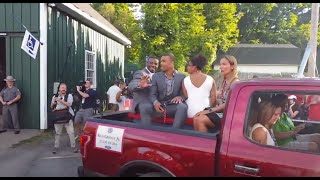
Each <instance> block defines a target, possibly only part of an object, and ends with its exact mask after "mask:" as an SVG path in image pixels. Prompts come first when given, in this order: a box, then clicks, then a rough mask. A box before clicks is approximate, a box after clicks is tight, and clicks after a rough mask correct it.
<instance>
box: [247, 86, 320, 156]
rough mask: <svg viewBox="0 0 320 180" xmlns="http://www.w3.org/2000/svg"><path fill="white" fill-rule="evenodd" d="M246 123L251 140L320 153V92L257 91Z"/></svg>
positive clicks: (252, 96)
mask: <svg viewBox="0 0 320 180" xmlns="http://www.w3.org/2000/svg"><path fill="white" fill-rule="evenodd" d="M245 124H246V125H245V127H244V128H245V129H244V132H245V136H246V137H247V139H248V140H249V141H251V142H252V143H256V144H259V145H261V146H270V147H272V148H280V149H286V150H290V151H299V152H309V153H320V92H314V91H313V92H312V91H310V92H308V91H300V92H299V91H294V92H293V91H289V90H288V91H274V92H272V91H256V92H254V93H252V95H251V97H250V102H249V106H248V110H247V118H246V123H245Z"/></svg>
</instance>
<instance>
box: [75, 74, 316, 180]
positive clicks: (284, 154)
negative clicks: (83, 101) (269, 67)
mask: <svg viewBox="0 0 320 180" xmlns="http://www.w3.org/2000/svg"><path fill="white" fill-rule="evenodd" d="M279 93H283V94H288V95H289V94H290V95H293V94H294V95H296V96H299V97H306V96H315V95H317V94H320V80H318V79H255V80H250V81H240V82H237V83H235V84H234V85H233V86H232V87H231V92H230V93H229V97H228V99H227V104H226V110H225V111H224V114H223V119H222V123H221V127H216V128H215V129H212V130H211V131H210V132H209V133H201V132H197V131H195V130H193V127H192V119H188V120H187V121H186V124H185V126H184V127H183V128H182V129H173V128H171V123H172V119H166V122H164V121H163V120H162V119H154V123H153V125H151V126H150V127H147V128H144V127H141V126H140V124H139V123H140V121H139V114H134V113H132V112H117V113H111V114H110V113H109V114H104V115H97V116H94V117H92V118H89V119H88V120H87V121H86V124H85V127H84V132H83V134H82V136H81V138H80V151H81V155H82V163H83V165H82V166H79V167H78V175H79V176H120V177H129V176H131V177H132V176H142V177H148V176H149V177H152V176H160V177H166V176H198V177H200V176H258V177H259V176H320V153H317V152H309V151H302V150H296V149H289V148H285V147H281V146H268V145H261V144H258V143H256V142H254V141H253V140H252V139H250V138H249V134H250V130H251V127H252V125H253V123H254V119H255V118H254V117H255V114H257V107H258V106H259V103H260V102H261V101H266V100H268V98H270V97H271V96H273V95H275V94H279ZM300 105H301V106H302V104H300ZM319 120H320V119H319ZM319 120H318V121H317V120H310V119H308V118H307V119H300V120H294V119H293V121H295V123H301V122H308V127H309V128H310V129H313V131H316V132H317V131H318V132H319V128H317V125H318V122H319ZM305 133H308V132H305ZM312 133H314V132H312Z"/></svg>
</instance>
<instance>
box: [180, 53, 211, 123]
mask: <svg viewBox="0 0 320 180" xmlns="http://www.w3.org/2000/svg"><path fill="white" fill-rule="evenodd" d="M207 63H208V60H207V59H206V58H205V57H204V56H202V55H197V56H194V57H192V58H191V59H190V61H189V62H188V67H187V71H188V73H189V74H190V76H187V77H185V79H184V80H183V83H182V92H183V95H184V97H186V98H187V100H186V103H187V105H188V117H189V118H192V117H193V116H194V115H195V114H196V113H198V112H200V111H202V110H204V109H205V108H207V107H210V106H213V105H214V104H215V102H216V86H215V81H214V79H213V78H212V77H211V76H208V75H206V74H204V73H202V72H201V70H202V69H203V68H204V66H206V65H207Z"/></svg>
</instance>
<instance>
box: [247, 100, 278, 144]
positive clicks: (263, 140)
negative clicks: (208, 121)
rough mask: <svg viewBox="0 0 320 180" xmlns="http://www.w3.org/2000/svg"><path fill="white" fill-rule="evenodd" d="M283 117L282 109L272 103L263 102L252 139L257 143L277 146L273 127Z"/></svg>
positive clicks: (251, 133) (251, 134)
mask: <svg viewBox="0 0 320 180" xmlns="http://www.w3.org/2000/svg"><path fill="white" fill-rule="evenodd" d="M280 115H281V107H280V106H277V105H274V104H272V103H271V102H262V103H261V104H260V107H259V112H258V118H257V123H256V124H255V125H254V126H253V127H252V130H251V132H250V138H251V139H252V140H254V141H255V142H257V143H260V144H265V145H270V146H275V145H277V142H276V139H275V136H274V134H273V130H272V126H273V125H274V124H275V123H276V122H277V120H278V119H279V118H280Z"/></svg>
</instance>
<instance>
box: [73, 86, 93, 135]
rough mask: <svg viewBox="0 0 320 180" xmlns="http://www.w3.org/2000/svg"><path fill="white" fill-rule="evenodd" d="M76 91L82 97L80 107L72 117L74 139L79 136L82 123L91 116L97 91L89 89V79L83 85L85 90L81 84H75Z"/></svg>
mask: <svg viewBox="0 0 320 180" xmlns="http://www.w3.org/2000/svg"><path fill="white" fill-rule="evenodd" d="M76 87H77V92H78V93H79V95H80V96H81V97H82V101H81V107H80V109H79V111H78V112H77V113H76V116H75V118H74V123H75V129H76V139H77V138H78V137H79V135H80V134H81V131H82V127H83V124H84V123H85V121H86V120H87V119H88V118H89V117H90V116H93V113H94V108H95V106H96V97H97V92H96V91H95V90H94V89H91V81H89V80H86V82H85V84H84V87H85V90H84V91H83V90H81V86H76Z"/></svg>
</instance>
